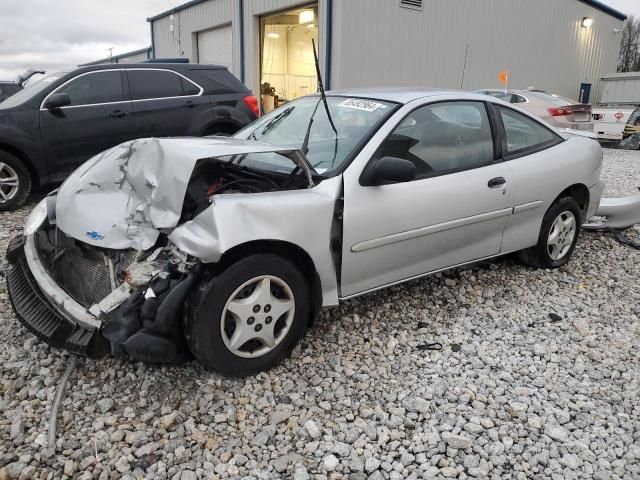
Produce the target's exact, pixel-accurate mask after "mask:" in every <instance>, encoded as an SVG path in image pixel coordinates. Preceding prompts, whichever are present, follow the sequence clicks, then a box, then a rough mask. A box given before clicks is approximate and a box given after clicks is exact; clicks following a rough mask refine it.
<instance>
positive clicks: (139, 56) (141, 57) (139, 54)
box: [78, 47, 151, 67]
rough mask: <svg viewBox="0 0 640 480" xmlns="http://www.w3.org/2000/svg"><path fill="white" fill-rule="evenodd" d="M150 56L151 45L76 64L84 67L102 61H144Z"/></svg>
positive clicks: (98, 63)
mask: <svg viewBox="0 0 640 480" xmlns="http://www.w3.org/2000/svg"><path fill="white" fill-rule="evenodd" d="M150 58H151V47H147V48H141V49H139V50H134V51H132V52H127V53H121V54H120V55H114V56H112V57H106V58H101V59H100V60H95V61H93V62H89V63H83V64H81V65H78V66H79V67H86V66H89V65H100V64H102V63H139V62H144V61H145V60H148V59H150Z"/></svg>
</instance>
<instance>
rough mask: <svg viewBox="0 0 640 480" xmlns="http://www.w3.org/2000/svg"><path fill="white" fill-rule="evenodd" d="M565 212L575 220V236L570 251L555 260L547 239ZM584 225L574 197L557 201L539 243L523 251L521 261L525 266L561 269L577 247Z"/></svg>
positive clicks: (551, 209) (543, 225)
mask: <svg viewBox="0 0 640 480" xmlns="http://www.w3.org/2000/svg"><path fill="white" fill-rule="evenodd" d="M564 212H571V213H572V214H573V215H574V218H575V235H574V237H573V241H572V242H571V246H570V247H569V249H568V250H567V251H566V253H564V254H563V255H562V257H560V258H558V259H553V258H552V257H551V255H550V253H549V249H548V245H547V239H548V238H549V234H550V232H551V229H552V227H553V224H554V222H555V221H556V219H557V218H558V217H559V216H560V215H561V214H563V213H564ZM581 225H582V212H581V211H580V206H579V205H578V203H577V202H576V201H575V199H574V198H573V197H561V198H560V199H559V200H557V201H556V202H555V203H554V204H553V205H551V207H550V208H549V210H547V213H546V214H545V216H544V219H543V220H542V227H541V228H540V234H539V236H538V243H537V244H536V245H534V246H533V247H530V248H527V249H525V250H521V251H520V252H518V253H519V258H520V260H521V261H522V262H523V263H524V264H525V265H529V266H531V267H535V268H559V267H561V266H563V265H565V264H566V263H567V262H568V261H569V259H570V258H571V255H572V254H573V250H574V249H575V247H576V243H577V241H578V237H579V236H580V226H581Z"/></svg>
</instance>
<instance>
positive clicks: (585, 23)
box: [582, 17, 593, 28]
mask: <svg viewBox="0 0 640 480" xmlns="http://www.w3.org/2000/svg"><path fill="white" fill-rule="evenodd" d="M591 25H593V18H591V17H584V18H583V19H582V28H590V27H591Z"/></svg>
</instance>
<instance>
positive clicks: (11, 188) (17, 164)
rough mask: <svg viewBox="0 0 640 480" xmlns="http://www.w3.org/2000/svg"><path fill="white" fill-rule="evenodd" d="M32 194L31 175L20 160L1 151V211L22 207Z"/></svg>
mask: <svg viewBox="0 0 640 480" xmlns="http://www.w3.org/2000/svg"><path fill="white" fill-rule="evenodd" d="M29 193H31V174H30V173H29V170H28V169H27V168H26V167H25V166H24V164H23V163H22V162H21V161H20V159H19V158H18V157H16V156H14V155H11V154H10V153H7V152H2V151H0V211H6V210H14V209H16V208H18V207H19V206H21V205H22V204H23V203H24V202H25V201H26V200H27V198H29Z"/></svg>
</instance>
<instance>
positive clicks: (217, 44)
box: [198, 25, 233, 72]
mask: <svg viewBox="0 0 640 480" xmlns="http://www.w3.org/2000/svg"><path fill="white" fill-rule="evenodd" d="M232 31H233V30H232V28H231V25H227V26H224V27H218V28H214V29H212V30H207V31H205V32H198V63H207V64H213V65H223V66H225V67H227V68H228V69H229V71H230V72H233V33H232Z"/></svg>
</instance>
